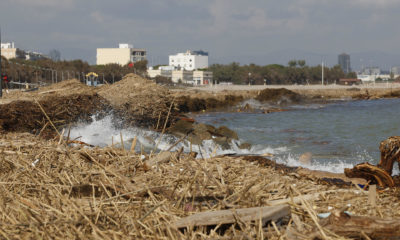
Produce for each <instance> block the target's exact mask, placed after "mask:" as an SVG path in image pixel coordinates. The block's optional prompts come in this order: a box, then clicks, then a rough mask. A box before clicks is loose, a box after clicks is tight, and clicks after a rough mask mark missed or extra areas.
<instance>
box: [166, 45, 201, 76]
mask: <svg viewBox="0 0 400 240" xmlns="http://www.w3.org/2000/svg"><path fill="white" fill-rule="evenodd" d="M169 66H174V67H175V68H177V69H183V70H187V71H193V70H197V69H200V68H208V53H207V52H204V51H190V50H187V51H186V52H185V53H178V54H176V55H170V56H169Z"/></svg>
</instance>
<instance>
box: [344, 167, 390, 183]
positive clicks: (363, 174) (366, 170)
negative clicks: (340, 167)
mask: <svg viewBox="0 0 400 240" xmlns="http://www.w3.org/2000/svg"><path fill="white" fill-rule="evenodd" d="M344 173H345V175H346V176H347V177H349V178H364V179H366V180H369V181H371V182H372V183H377V184H378V185H379V186H380V187H394V181H393V178H392V177H391V176H390V175H389V174H388V173H387V172H386V171H385V170H383V169H381V168H379V167H377V166H374V165H372V164H369V163H360V164H358V165H356V166H354V167H353V168H351V169H350V168H345V169H344Z"/></svg>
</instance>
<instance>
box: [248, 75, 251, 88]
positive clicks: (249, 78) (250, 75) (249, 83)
mask: <svg viewBox="0 0 400 240" xmlns="http://www.w3.org/2000/svg"><path fill="white" fill-rule="evenodd" d="M250 77H251V72H249V78H248V80H249V86H250V85H251V83H250Z"/></svg>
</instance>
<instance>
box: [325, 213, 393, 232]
mask: <svg viewBox="0 0 400 240" xmlns="http://www.w3.org/2000/svg"><path fill="white" fill-rule="evenodd" d="M320 224H321V226H323V227H324V228H325V229H328V230H330V231H332V232H334V233H336V234H337V235H339V236H343V237H347V238H357V239H358V238H359V237H360V233H361V232H364V234H365V235H367V236H368V237H369V238H371V239H400V219H399V218H397V219H396V218H395V219H393V218H390V219H382V218H377V217H365V216H350V215H348V214H346V213H344V212H340V211H335V212H333V213H332V214H331V215H330V216H329V217H328V218H326V219H323V220H321V222H320Z"/></svg>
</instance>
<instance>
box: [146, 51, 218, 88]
mask: <svg viewBox="0 0 400 240" xmlns="http://www.w3.org/2000/svg"><path fill="white" fill-rule="evenodd" d="M206 68H208V52H204V51H201V50H200V51H190V50H187V51H186V52H184V53H177V54H175V55H170V56H169V65H168V66H158V67H157V69H154V68H153V67H149V69H148V70H147V74H148V76H149V77H150V78H155V77H157V76H163V77H166V78H170V79H171V81H172V82H174V83H185V84H192V85H207V84H212V83H213V73H212V72H210V71H204V70H202V69H206Z"/></svg>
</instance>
